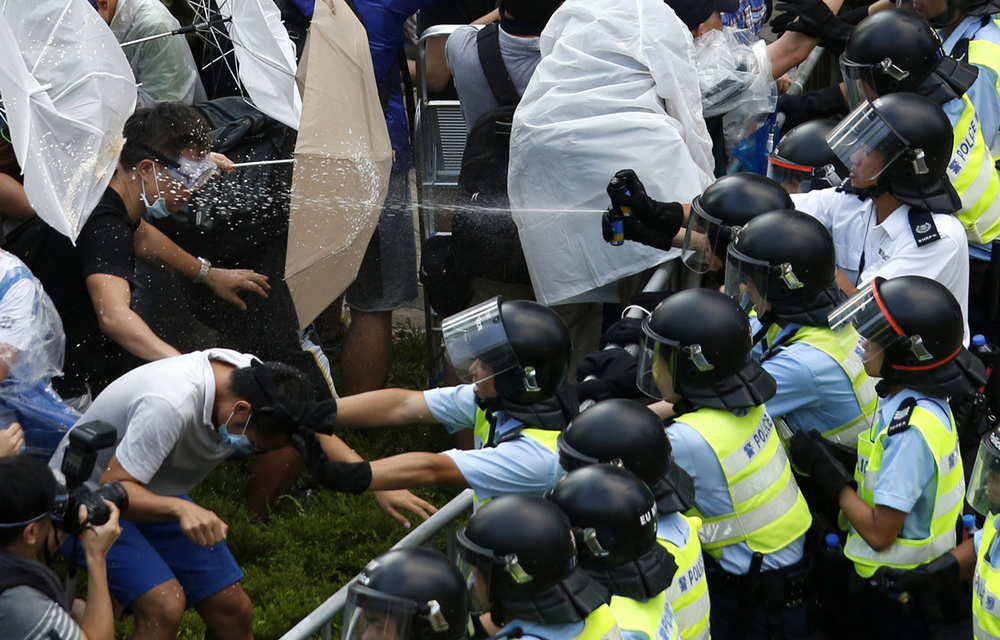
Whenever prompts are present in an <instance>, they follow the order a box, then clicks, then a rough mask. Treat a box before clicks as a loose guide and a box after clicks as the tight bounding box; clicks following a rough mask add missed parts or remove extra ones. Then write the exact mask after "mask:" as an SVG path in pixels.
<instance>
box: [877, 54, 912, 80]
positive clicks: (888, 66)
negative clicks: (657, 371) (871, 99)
mask: <svg viewBox="0 0 1000 640" xmlns="http://www.w3.org/2000/svg"><path fill="white" fill-rule="evenodd" d="M875 66H877V67H878V68H879V69H881V70H882V73H884V74H885V75H887V76H889V77H890V78H892V79H893V80H902V79H903V78H905V77H907V76H909V75H910V72H909V71H904V70H903V69H900V68H899V67H897V66H896V65H895V64H894V63H893V62H892V58H886V59H885V60H883V61H882V62H879V63H878V64H877V65H875Z"/></svg>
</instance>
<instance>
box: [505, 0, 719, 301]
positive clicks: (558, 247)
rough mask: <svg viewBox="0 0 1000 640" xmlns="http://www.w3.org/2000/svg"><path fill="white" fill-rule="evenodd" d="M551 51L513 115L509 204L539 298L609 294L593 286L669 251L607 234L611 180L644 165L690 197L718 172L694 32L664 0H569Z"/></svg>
mask: <svg viewBox="0 0 1000 640" xmlns="http://www.w3.org/2000/svg"><path fill="white" fill-rule="evenodd" d="M541 52H542V60H541V62H540V63H539V65H538V69H537V70H536V71H535V75H534V76H532V78H531V82H530V83H529V84H528V88H527V89H526V90H525V92H524V97H523V98H522V100H521V104H520V106H519V107H518V109H517V113H516V114H515V116H514V128H513V132H512V135H511V146H510V165H509V173H508V185H509V187H508V192H509V195H510V204H511V209H512V210H513V213H514V219H515V221H516V222H517V225H518V231H519V232H520V238H521V244H522V245H523V247H524V253H525V257H526V258H527V263H528V270H529V272H530V273H531V281H532V285H533V286H534V289H535V294H536V296H537V297H538V300H539V301H540V302H543V303H545V304H554V303H560V302H566V301H573V302H576V301H584V300H599V299H609V298H610V296H609V295H608V292H604V294H603V296H602V295H601V294H600V293H599V292H593V291H592V290H594V289H595V288H597V287H600V286H601V285H604V284H607V283H611V282H613V281H615V280H617V279H619V278H622V277H624V276H628V275H631V274H634V273H638V272H640V271H642V270H644V269H647V268H649V267H652V266H655V265H657V264H659V263H661V262H663V261H664V260H666V259H667V258H668V257H670V254H669V253H666V252H663V251H659V250H656V249H651V248H648V247H644V246H642V245H639V244H637V243H634V242H626V243H625V244H624V245H623V246H620V247H613V246H611V245H609V244H607V243H606V242H604V240H603V239H602V237H601V222H600V220H601V214H600V213H597V211H598V210H603V209H606V208H607V207H608V205H609V204H610V201H609V199H608V195H607V193H606V191H605V189H606V187H607V184H608V180H610V179H611V177H612V176H613V175H614V174H615V172H616V171H618V170H619V169H634V170H635V171H636V173H637V174H638V175H639V177H640V179H641V180H642V181H643V183H644V184H645V186H646V190H647V192H648V193H649V195H650V196H651V197H653V198H655V199H657V200H664V201H675V202H691V200H692V199H693V198H694V196H696V195H698V194H699V193H701V192H702V191H704V189H705V187H707V186H708V185H709V184H710V183H711V182H712V179H713V167H714V162H713V159H712V142H711V139H710V138H709V135H708V132H707V131H706V129H705V121H704V119H703V117H702V106H701V102H702V98H701V91H700V90H699V86H698V74H697V70H696V68H695V65H694V42H693V40H692V37H691V32H690V31H689V30H688V29H687V28H686V27H685V26H684V24H683V23H682V22H681V21H680V19H678V18H677V16H676V15H675V14H674V12H673V10H672V9H670V7H668V6H667V5H666V4H665V3H664V2H663V0H617V1H616V2H608V1H607V0H567V1H566V2H565V4H563V5H562V6H561V7H560V8H559V9H558V10H557V11H556V13H555V14H554V15H553V16H552V18H551V19H550V20H549V23H548V26H547V27H546V28H545V31H544V32H543V33H542V38H541ZM587 292H591V293H589V294H588V295H585V296H581V295H580V294H584V293H587ZM574 297H575V299H573V300H570V299H571V298H574ZM615 299H616V298H615Z"/></svg>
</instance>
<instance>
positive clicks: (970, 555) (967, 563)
mask: <svg viewBox="0 0 1000 640" xmlns="http://www.w3.org/2000/svg"><path fill="white" fill-rule="evenodd" d="M951 555H953V556H955V559H957V560H958V575H959V577H960V578H962V579H963V580H972V576H973V574H974V573H975V572H976V542H975V540H973V539H972V536H969V539H968V540H966V541H965V542H963V543H962V544H960V545H958V546H957V547H955V548H954V549H952V550H951Z"/></svg>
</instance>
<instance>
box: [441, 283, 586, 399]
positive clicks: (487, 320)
mask: <svg viewBox="0 0 1000 640" xmlns="http://www.w3.org/2000/svg"><path fill="white" fill-rule="evenodd" d="M441 330H442V333H443V336H444V343H445V348H446V350H447V355H448V359H449V361H450V362H451V364H452V365H453V366H454V367H455V370H456V371H457V372H458V373H459V375H460V376H467V377H466V379H467V381H472V374H471V371H470V368H471V367H472V364H473V363H474V362H475V361H476V360H479V361H481V362H483V363H485V364H486V365H488V366H489V367H490V369H491V370H492V377H493V379H494V385H495V386H496V390H497V395H498V396H500V398H501V399H503V400H508V401H511V402H514V403H518V404H531V403H536V402H541V401H543V400H546V399H549V398H551V397H552V396H554V395H555V394H556V393H557V392H558V391H559V390H560V388H562V386H563V384H564V383H565V382H566V376H567V375H568V373H569V364H570V353H571V351H572V349H573V346H572V344H571V342H570V336H569V329H568V328H567V327H566V323H565V322H564V321H563V319H562V318H560V317H559V315H558V314H557V313H556V312H555V311H553V310H552V309H549V308H548V307H546V306H544V305H541V304H538V303H537V302H531V301H528V300H503V299H501V298H499V297H497V298H493V299H492V300H487V301H486V302H483V303H482V304H479V305H476V306H474V307H471V308H469V309H466V310H465V311H462V312H461V313H457V314H455V315H453V316H450V317H448V318H446V319H445V320H444V322H443V323H442V324H441ZM479 381H482V378H480V379H479Z"/></svg>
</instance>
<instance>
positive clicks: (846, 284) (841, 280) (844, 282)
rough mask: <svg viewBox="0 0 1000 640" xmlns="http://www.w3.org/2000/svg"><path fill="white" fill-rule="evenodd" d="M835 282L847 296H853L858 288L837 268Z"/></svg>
mask: <svg viewBox="0 0 1000 640" xmlns="http://www.w3.org/2000/svg"><path fill="white" fill-rule="evenodd" d="M837 284H838V285H840V290H841V291H843V292H844V293H846V294H847V295H849V296H853V295H854V294H855V293H857V292H858V288H857V287H856V286H854V283H853V282H851V279H850V278H848V277H847V276H846V275H844V272H843V271H841V270H840V269H837Z"/></svg>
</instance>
